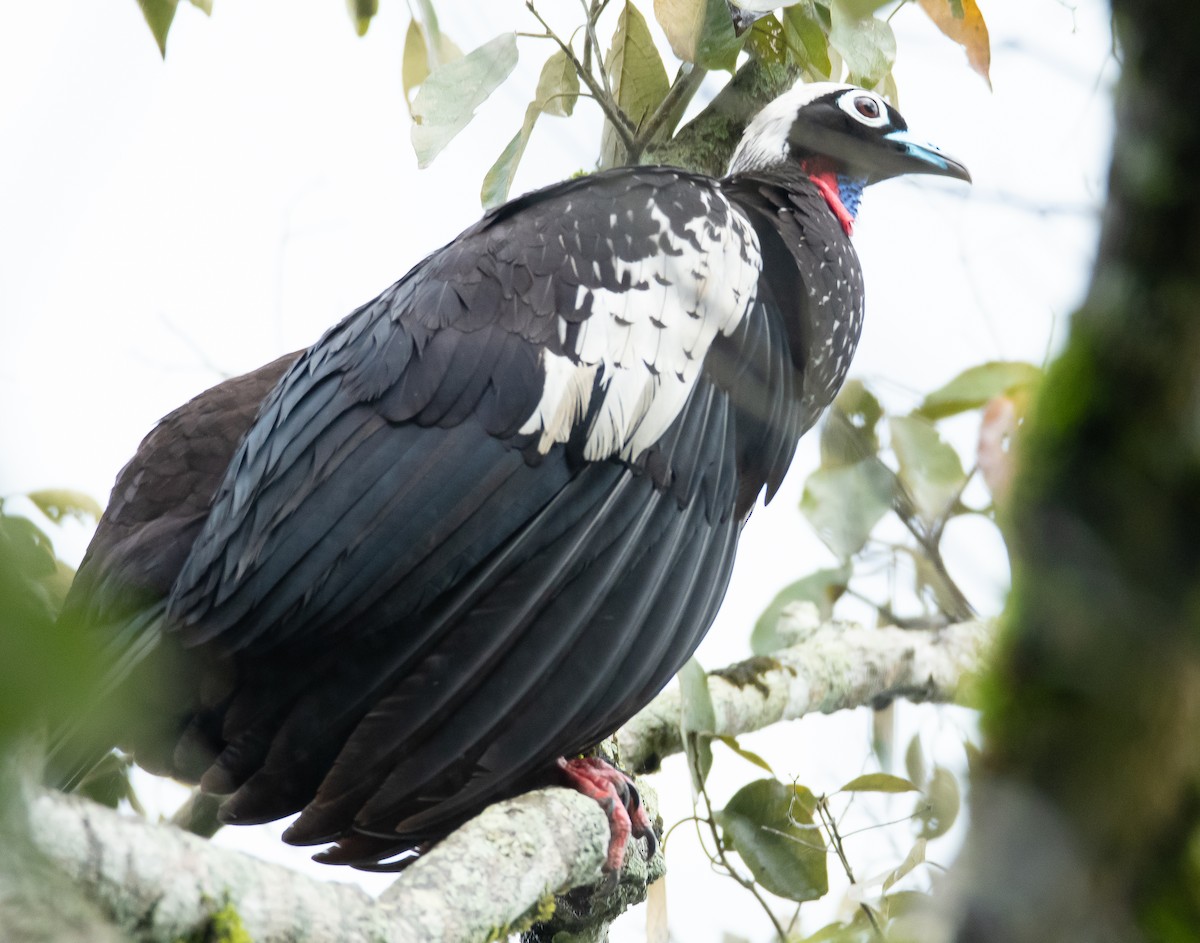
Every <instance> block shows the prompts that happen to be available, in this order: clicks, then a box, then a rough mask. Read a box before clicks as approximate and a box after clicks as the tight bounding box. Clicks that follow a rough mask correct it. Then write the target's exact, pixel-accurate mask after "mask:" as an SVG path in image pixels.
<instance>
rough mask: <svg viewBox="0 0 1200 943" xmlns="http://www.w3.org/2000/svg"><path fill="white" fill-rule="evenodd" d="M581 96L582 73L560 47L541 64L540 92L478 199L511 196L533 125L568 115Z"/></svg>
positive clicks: (488, 201) (493, 201) (490, 201)
mask: <svg viewBox="0 0 1200 943" xmlns="http://www.w3.org/2000/svg"><path fill="white" fill-rule="evenodd" d="M578 98H579V76H578V75H576V73H575V67H574V66H573V65H572V64H571V60H570V59H569V58H568V57H567V54H566V53H565V52H563V51H562V50H561V49H560V50H558V51H557V52H555V53H554V54H553V55H552V56H551V57H550V58H549V59H547V60H546V64H545V65H544V66H542V74H541V76H540V77H539V78H538V84H537V91H536V92H535V93H534V97H533V101H531V102H530V103H529V107H527V108H526V109H525V121H524V122H523V123H522V125H521V130H520V131H518V132H517V133H516V134H515V135H514V136H513V139H512V140H511V141H509V142H508V144H507V145H505V148H504V150H503V151H501V152H500V156H499V157H498V158H496V162H495V163H494V164H492V166H491V168H490V169H489V170H488V172H487V174H486V176H484V178H483V186H482V187H481V188H480V192H479V198H480V201H481V202H482V203H483V205H484V206H485V207H492V206H498V205H499V204H501V203H503V202H504V201H505V200H506V199H508V193H509V190H511V189H512V183H513V178H514V177H515V176H516V173H517V166H518V165H519V164H520V163H521V157H522V156H523V155H524V154H525V146H526V145H527V144H528V143H529V136H530V135H531V134H532V133H533V126H534V125H535V124H537V120H538V117H539V116H540V115H542V114H543V113H545V114H548V115H559V116H561V117H564V118H565V117H567V116H568V115H570V114H571V112H572V111H574V110H575V102H576V100H577V99H578Z"/></svg>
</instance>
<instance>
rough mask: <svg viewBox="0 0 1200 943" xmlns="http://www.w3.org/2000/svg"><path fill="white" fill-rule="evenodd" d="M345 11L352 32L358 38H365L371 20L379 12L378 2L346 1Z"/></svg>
mask: <svg viewBox="0 0 1200 943" xmlns="http://www.w3.org/2000/svg"><path fill="white" fill-rule="evenodd" d="M346 9H347V10H348V11H349V13H350V22H351V23H353V24H354V31H355V32H356V33H358V35H359V36H366V35H367V30H368V29H369V28H370V26H371V19H372V18H373V17H374V16H375V14H376V13H378V12H379V0H346Z"/></svg>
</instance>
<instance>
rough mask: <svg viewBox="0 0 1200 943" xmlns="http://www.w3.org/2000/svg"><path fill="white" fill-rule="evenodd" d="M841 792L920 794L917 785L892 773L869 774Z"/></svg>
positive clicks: (856, 779)
mask: <svg viewBox="0 0 1200 943" xmlns="http://www.w3.org/2000/svg"><path fill="white" fill-rule="evenodd" d="M838 791H839V792H919V791H920V790H919V789H917V787H916V786H915V785H913V784H912V783H910V782H909V781H908V780H907V779H903V778H902V777H900V776H893V775H891V774H890V773H867V774H865V775H863V776H857V777H855V778H854V779H852V780H850V782H848V783H846V785H844V786H843V787H842V788H841V789H839V790H838Z"/></svg>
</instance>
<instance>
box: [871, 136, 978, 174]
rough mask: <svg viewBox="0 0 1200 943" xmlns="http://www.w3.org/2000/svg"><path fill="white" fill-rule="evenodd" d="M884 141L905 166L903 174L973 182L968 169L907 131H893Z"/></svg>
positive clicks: (884, 137)
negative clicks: (938, 176)
mask: <svg viewBox="0 0 1200 943" xmlns="http://www.w3.org/2000/svg"><path fill="white" fill-rule="evenodd" d="M883 139H884V140H885V141H887V142H888V143H889V144H890V145H891V146H892V148H894V152H895V155H896V157H898V158H899V159H900V162H901V163H902V164H903V166H904V170H903V171H901V172H902V173H909V174H938V175H940V176H943V177H955V178H957V179H959V180H965V181H967V183H970V182H971V174H970V172H969V171H968V170H967V168H966V167H964V166H963V165H962V164H960V163H959V162H958V161H956V160H955V159H954V158H953V157H948V156H947V155H945V154H943V153H942V152H941V151H940V150H939V149H938V148H937V147H935V146H934V145H932V144H929V143H927V142H925V141H919V140H917V139H916V138H914V137H912V136H911V135H910V134H909V133H908V132H907V131H892V132H891V133H890V134H885V135H884V136H883Z"/></svg>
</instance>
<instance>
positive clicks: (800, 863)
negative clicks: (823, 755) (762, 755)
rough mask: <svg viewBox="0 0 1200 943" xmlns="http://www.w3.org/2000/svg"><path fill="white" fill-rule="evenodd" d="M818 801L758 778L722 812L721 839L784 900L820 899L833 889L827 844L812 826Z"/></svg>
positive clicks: (797, 788)
mask: <svg viewBox="0 0 1200 943" xmlns="http://www.w3.org/2000/svg"><path fill="white" fill-rule="evenodd" d="M815 808H816V800H815V799H814V797H813V794H812V793H811V792H809V790H807V789H805V788H804V787H803V786H787V785H784V784H783V783H781V782H779V780H777V779H758V780H755V781H754V782H752V783H749V784H747V785H745V786H743V787H742V788H741V789H739V790H738V791H737V793H736V794H735V795H734V796H733V798H732V799H730V800H729V802H728V804H727V805H726V806H725V808H724V809H722V810H721V811H720V812H718V813H717V822H718V824H719V825H720V826H721V830H722V841H723V842H724V843H725V846H726V847H727V848H730V849H733V850H735V851H736V852H737V854H738V857H740V858H741V859H742V861H744V862H745V863H746V867H748V868H749V869H750V873H751V874H753V875H754V879H755V880H756V881H757V882H758V883H759V884H760V885H762V886H763V887H764V888H766V889H767V890H768V891H770V892H771V893H772V894H775V895H777V896H779V897H783V898H786V899H787V900H794V901H797V902H801V901H806V900H816V899H817V898H819V897H824V896H825V894H826V893H828V891H829V873H828V870H827V868H826V855H825V840H824V838H823V837H822V835H821V832H820V831H819V830H818V829H817V828H815V827H814V825H813V810H814V809H815Z"/></svg>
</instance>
